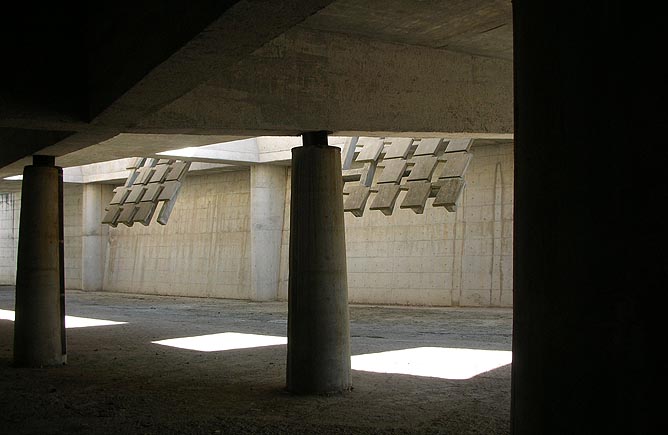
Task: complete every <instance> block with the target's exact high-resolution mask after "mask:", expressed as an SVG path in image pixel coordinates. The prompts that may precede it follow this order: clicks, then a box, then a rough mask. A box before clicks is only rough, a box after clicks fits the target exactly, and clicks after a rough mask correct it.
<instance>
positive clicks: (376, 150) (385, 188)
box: [343, 137, 473, 217]
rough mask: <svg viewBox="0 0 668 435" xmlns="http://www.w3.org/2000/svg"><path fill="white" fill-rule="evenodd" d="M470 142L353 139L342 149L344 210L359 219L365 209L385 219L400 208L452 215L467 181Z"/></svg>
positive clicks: (418, 212) (434, 139)
mask: <svg viewBox="0 0 668 435" xmlns="http://www.w3.org/2000/svg"><path fill="white" fill-rule="evenodd" d="M472 143H473V140H472V139H446V138H422V139H411V138H389V137H388V138H365V137H361V138H353V139H352V140H351V141H350V142H348V143H347V144H346V146H345V147H344V150H343V160H344V162H343V182H344V190H343V193H344V203H343V207H344V210H345V211H347V212H350V213H352V214H353V215H354V216H357V217H360V216H362V215H363V214H364V209H365V208H366V204H367V202H368V201H369V199H370V198H372V199H371V204H370V205H369V209H371V210H379V211H381V212H382V213H383V214H385V215H388V216H389V215H391V214H392V212H393V211H394V207H395V204H396V202H397V198H398V197H399V193H400V192H401V191H402V190H403V191H406V194H405V196H404V197H403V200H402V202H401V204H400V206H399V207H400V208H408V209H411V210H413V211H414V212H415V213H417V214H422V213H423V212H424V207H425V204H426V202H427V198H430V197H432V198H434V202H433V206H434V207H445V209H446V210H448V211H451V212H454V211H455V210H456V208H457V201H458V200H459V197H460V196H461V193H462V191H463V189H464V186H465V184H466V182H465V181H464V173H465V172H466V169H467V168H468V165H469V162H470V161H471V157H472V156H471V154H470V153H469V149H470V148H471V144H472ZM372 194H373V195H372Z"/></svg>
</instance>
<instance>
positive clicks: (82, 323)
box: [0, 310, 127, 329]
mask: <svg viewBox="0 0 668 435" xmlns="http://www.w3.org/2000/svg"><path fill="white" fill-rule="evenodd" d="M14 317H15V316H14V311H11V310H0V320H11V321H14ZM125 323H127V322H114V321H112V320H102V319H90V318H88V317H76V316H65V327H66V328H68V329H70V328H86V327H89V326H109V325H123V324H125Z"/></svg>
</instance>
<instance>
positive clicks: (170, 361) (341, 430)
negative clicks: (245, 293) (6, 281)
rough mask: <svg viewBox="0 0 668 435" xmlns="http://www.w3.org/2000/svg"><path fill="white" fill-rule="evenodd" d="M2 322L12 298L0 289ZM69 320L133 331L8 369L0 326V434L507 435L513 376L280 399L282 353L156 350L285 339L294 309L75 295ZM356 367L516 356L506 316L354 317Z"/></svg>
mask: <svg viewBox="0 0 668 435" xmlns="http://www.w3.org/2000/svg"><path fill="white" fill-rule="evenodd" d="M0 309H4V310H13V309H14V289H13V288H12V287H0ZM67 314H68V315H71V316H81V317H89V318H97V319H106V320H114V321H119V322H127V323H126V324H121V325H111V326H97V327H87V328H73V329H68V330H67V339H68V364H67V365H65V366H62V367H56V368H48V369H25V368H15V367H12V365H11V359H12V342H13V335H12V334H13V322H12V321H10V320H0V434H72V433H85V434H118V433H124V434H250V433H253V434H329V433H334V434H435V433H440V434H459V435H461V434H507V433H509V414H510V365H505V366H502V367H499V368H496V369H494V370H491V371H488V372H484V373H481V374H479V375H477V376H474V377H473V378H470V379H466V380H450V379H441V378H433V377H425V376H410V375H401V374H387V373H372V372H364V371H353V383H354V389H353V391H351V392H348V393H345V394H339V395H331V396H294V395H291V394H289V393H287V392H285V390H284V385H285V362H286V346H285V345H277V346H267V347H256V348H249V349H237V350H226V351H217V352H203V351H193V350H185V349H180V348H175V347H167V346H160V345H157V344H152V343H151V342H152V341H156V340H163V339H168V338H176V337H187V336H197V335H203V334H214V333H221V332H241V333H251V334H263V335H274V336H283V337H285V336H286V330H287V304H286V303H282V302H269V303H253V302H247V301H231V300H220V299H195V298H176V297H161V296H144V295H125V294H117V293H90V292H78V291H68V293H67ZM350 314H351V336H352V340H351V346H352V354H353V355H360V354H367V353H372V352H382V351H389V350H398V349H409V348H415V347H450V348H471V349H486V350H506V351H509V350H510V348H511V319H512V310H510V309H463V308H460V309H455V308H407V307H371V306H351V307H350Z"/></svg>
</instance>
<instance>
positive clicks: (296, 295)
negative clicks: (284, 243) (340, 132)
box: [287, 132, 351, 394]
mask: <svg viewBox="0 0 668 435" xmlns="http://www.w3.org/2000/svg"><path fill="white" fill-rule="evenodd" d="M303 142H304V146H303V147H299V148H294V149H293V150H292V191H291V192H292V196H291V205H290V277H289V287H288V370H287V388H288V390H289V391H291V392H293V393H306V394H308V393H329V392H340V391H344V390H348V389H350V387H351V378H350V331H349V319H348V281H347V273H346V242H345V230H344V223H343V192H342V190H343V181H342V177H341V151H340V150H339V149H338V148H336V147H330V146H327V133H326V132H314V133H305V134H304V135H303Z"/></svg>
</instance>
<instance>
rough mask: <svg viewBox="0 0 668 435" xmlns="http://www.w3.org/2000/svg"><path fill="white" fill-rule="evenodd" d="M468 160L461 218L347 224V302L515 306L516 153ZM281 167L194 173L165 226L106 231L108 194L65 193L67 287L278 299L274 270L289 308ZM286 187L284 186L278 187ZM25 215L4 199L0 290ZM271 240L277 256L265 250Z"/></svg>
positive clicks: (11, 196)
mask: <svg viewBox="0 0 668 435" xmlns="http://www.w3.org/2000/svg"><path fill="white" fill-rule="evenodd" d="M472 153H473V159H472V161H471V165H470V167H469V169H468V171H467V174H466V180H467V187H466V189H465V191H464V194H463V197H462V200H461V204H460V207H459V208H458V210H457V212H456V213H449V212H447V211H445V210H444V209H442V208H434V207H432V206H431V201H433V199H431V200H429V201H428V204H427V207H426V208H425V212H424V214H422V215H416V214H414V213H413V212H412V211H410V210H401V209H399V208H398V207H397V209H396V210H395V212H394V214H393V215H392V216H385V215H383V214H382V213H380V212H378V211H370V210H367V211H366V212H365V215H364V216H363V217H362V218H356V217H354V216H352V215H350V214H346V243H347V256H348V274H349V275H348V282H349V295H350V300H351V302H358V303H371V304H418V305H443V306H450V305H453V306H457V305H460V306H511V305H512V294H513V282H512V254H513V252H512V249H513V248H512V246H513V245H512V240H513V237H512V231H513V228H512V223H513V147H512V144H505V145H498V144H494V145H476V146H474V147H473V149H472ZM279 168H280V167H279ZM265 169H269V168H265ZM276 169H277V170H276V171H272V172H271V174H270V175H271V177H270V178H272V180H274V181H272V183H270V184H267V183H264V182H262V180H263V179H264V178H266V176H268V174H269V173H267V174H264V175H265V177H264V178H262V177H261V178H257V176H256V181H255V183H254V184H253V182H252V180H251V173H250V171H237V172H223V173H211V174H206V175H195V174H193V175H189V176H188V177H187V178H186V181H185V183H184V185H183V188H182V190H181V193H180V195H179V199H178V201H177V204H176V206H175V208H174V211H173V213H172V216H171V217H170V220H169V223H168V224H167V225H166V226H161V225H159V224H157V223H152V224H151V225H150V226H149V227H144V226H142V225H136V226H134V227H132V228H127V227H125V226H123V225H120V226H118V227H117V228H107V227H106V226H101V225H99V215H100V213H101V210H102V208H103V207H104V206H105V205H106V204H107V202H108V200H109V197H110V195H111V189H112V186H109V185H99V184H87V185H82V184H66V185H65V192H64V202H65V257H66V258H65V267H66V283H67V287H68V288H72V289H81V288H84V289H87V290H96V289H100V288H101V289H103V290H108V291H120V292H135V293H150V294H165V295H187V296H207V297H209V296H210V297H221V298H237V299H267V298H270V297H272V296H271V295H270V291H269V290H268V289H266V288H264V287H267V286H268V285H269V283H270V282H275V279H276V278H273V276H274V274H275V273H276V272H275V270H276V269H278V276H277V279H278V288H277V294H276V293H274V296H273V297H275V296H278V298H279V299H283V300H284V299H286V298H287V279H288V254H289V250H288V242H289V237H290V228H289V225H290V219H289V216H290V215H289V213H290V188H289V186H290V176H289V170H287V171H286V169H287V168H280V169H278V168H276ZM285 172H287V173H288V175H287V176H285ZM258 176H259V173H258ZM277 180H278V181H277ZM280 180H284V183H285V186H284V187H285V188H282V187H281V186H274V184H276V182H279V181H280ZM252 185H254V186H255V187H254V188H252ZM269 187H271V192H270V195H266V194H265V193H266V192H265V190H266V189H267V188H269ZM253 190H255V191H256V194H255V202H253V201H252V200H251V196H253V194H252V191H253ZM267 200H271V204H269V205H267V207H264V206H263V205H262V203H263V202H266V201H267ZM258 201H259V202H258ZM283 202H284V204H285V206H284V212H283V219H282V223H281V222H280V221H281V219H280V213H281V210H282V209H283V208H282V207H279V205H281V203H283ZM400 202H401V198H399V200H398V204H399V203H400ZM84 204H85V205H84ZM269 206H271V207H269ZM265 209H266V210H265ZM19 210H20V193H3V194H0V258H1V259H2V263H1V265H0V283H2V284H13V283H14V275H15V269H16V260H15V258H16V244H17V237H18V214H19ZM251 210H254V211H253V212H254V213H255V214H256V221H255V222H256V224H255V227H253V226H252V225H251V223H252V219H251ZM262 210H264V212H262ZM277 213H278V214H277ZM281 227H282V234H281V232H280V230H279V229H280V228H281ZM253 228H255V230H254V231H253V230H252V229H253ZM277 230H278V231H277ZM253 234H255V235H253ZM268 238H269V239H271V240H272V244H275V245H276V246H275V248H274V249H275V250H276V252H275V255H274V253H273V252H274V249H272V250H271V252H270V251H268V250H267V249H266V247H265V248H262V245H263V244H264V243H263V242H262V240H265V239H267V240H268ZM253 240H255V243H253ZM279 241H280V242H279ZM279 244H280V247H279ZM253 246H255V250H256V252H255V254H256V255H255V256H253V255H252V252H251V251H252V248H253ZM267 262H269V263H271V264H269V263H267ZM253 274H255V275H253ZM270 275H271V276H270ZM254 279H255V287H254V286H253V280H254ZM261 287H262V288H263V290H262V291H261V292H260V291H259V290H258V289H259V288H261Z"/></svg>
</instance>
